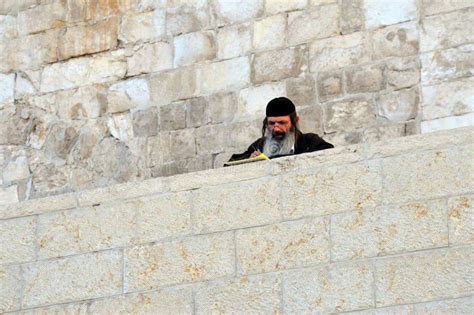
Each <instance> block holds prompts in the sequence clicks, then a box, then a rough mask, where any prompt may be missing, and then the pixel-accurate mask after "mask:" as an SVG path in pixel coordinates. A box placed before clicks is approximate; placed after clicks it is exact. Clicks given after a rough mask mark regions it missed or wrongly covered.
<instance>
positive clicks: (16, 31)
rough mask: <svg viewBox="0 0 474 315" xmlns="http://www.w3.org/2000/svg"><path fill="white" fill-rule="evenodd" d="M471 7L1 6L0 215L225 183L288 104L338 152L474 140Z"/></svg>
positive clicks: (454, 3) (355, 1)
mask: <svg viewBox="0 0 474 315" xmlns="http://www.w3.org/2000/svg"><path fill="white" fill-rule="evenodd" d="M473 22H474V6H473V2H472V1H471V0H451V1H444V0H436V1H433V0H403V1H402V0H400V1H391V0H385V1H384V0H292V1H286V0H246V1H231V0H208V1H207V0H186V1H184V0H97V1H92V0H2V1H0V60H1V62H0V170H1V175H2V176H0V203H3V204H6V203H11V202H16V201H18V200H25V199H31V198H36V197H40V196H46V195H52V194H58V193H64V192H68V191H80V190H83V189H86V188H92V187H101V186H106V185H110V184H114V183H119V182H126V181H135V180H142V179H146V178H151V177H159V176H167V175H172V174H176V173H184V172H192V171H198V170H203V169H209V168H214V167H219V166H221V165H222V163H223V161H224V160H226V159H228V157H229V156H230V154H231V153H233V152H234V153H235V152H239V151H240V152H241V151H243V150H244V149H245V148H246V147H247V146H248V144H249V143H250V142H251V141H252V140H254V139H255V138H257V137H258V136H259V134H260V126H261V120H262V118H263V112H264V107H265V105H266V103H267V102H268V101H269V100H270V99H271V98H273V97H275V96H281V95H286V96H288V97H290V98H291V99H292V100H293V101H294V102H295V103H296V105H297V106H298V112H299V113H300V115H301V116H302V129H303V130H304V131H306V132H316V133H318V134H320V135H323V136H324V138H325V139H327V140H328V141H330V142H332V143H334V144H336V145H338V146H340V145H347V144H352V143H360V142H371V141H376V140H380V139H388V138H393V137H400V136H405V135H410V134H417V133H420V132H430V131H434V130H440V129H446V128H453V127H460V126H465V125H472V124H473V121H474V117H473V115H474V114H473V108H474V105H473V104H474V101H473V97H472V89H473V87H474V84H473V78H472V73H473V68H474V67H473V62H472V61H473V60H474V55H473V42H474V37H473V36H474V35H473V34H474V33H473V32H472V31H470V30H469V27H468V26H469V25H472V24H473Z"/></svg>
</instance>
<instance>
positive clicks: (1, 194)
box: [0, 185, 20, 205]
mask: <svg viewBox="0 0 474 315" xmlns="http://www.w3.org/2000/svg"><path fill="white" fill-rule="evenodd" d="M18 201H20V199H19V198H18V186H17V185H12V186H9V187H7V188H3V187H0V205H8V204H12V203H15V202H18Z"/></svg>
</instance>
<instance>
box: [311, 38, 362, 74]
mask: <svg viewBox="0 0 474 315" xmlns="http://www.w3.org/2000/svg"><path fill="white" fill-rule="evenodd" d="M370 60H371V52H370V45H369V41H368V40H367V38H366V36H365V35H364V34H362V33H353V34H349V35H344V36H336V37H331V38H327V39H322V40H316V41H314V42H312V43H311V45H310V46H309V66H310V70H311V72H328V71H332V70H336V69H340V68H344V67H347V66H351V65H356V64H361V63H366V62H368V61H370Z"/></svg>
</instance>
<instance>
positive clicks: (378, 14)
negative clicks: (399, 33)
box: [364, 0, 417, 29]
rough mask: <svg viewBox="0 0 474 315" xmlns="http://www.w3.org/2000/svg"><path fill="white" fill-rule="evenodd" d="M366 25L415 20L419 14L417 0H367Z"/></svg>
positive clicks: (373, 26)
mask: <svg viewBox="0 0 474 315" xmlns="http://www.w3.org/2000/svg"><path fill="white" fill-rule="evenodd" d="M364 4H365V19H366V20H365V27H366V28H368V29H372V28H377V27H379V26H383V25H390V24H397V23H400V22H404V21H409V20H414V19H416V16H417V7H416V1H415V0H406V1H379V0H365V1H364Z"/></svg>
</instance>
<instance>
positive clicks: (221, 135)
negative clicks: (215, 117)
mask: <svg viewBox="0 0 474 315" xmlns="http://www.w3.org/2000/svg"><path fill="white" fill-rule="evenodd" d="M228 129H229V128H228V127H227V126H225V125H222V124H220V125H209V126H203V127H201V128H198V129H196V150H197V154H198V155H202V154H206V153H212V154H216V153H220V152H223V151H224V150H225V149H226V146H227V139H228V133H229V130H228Z"/></svg>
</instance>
